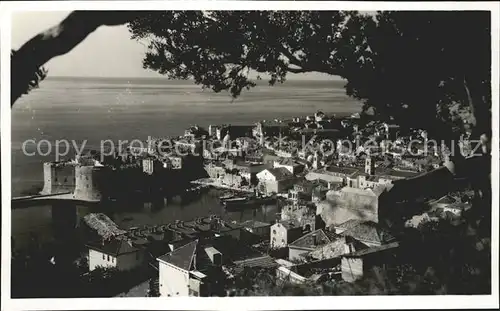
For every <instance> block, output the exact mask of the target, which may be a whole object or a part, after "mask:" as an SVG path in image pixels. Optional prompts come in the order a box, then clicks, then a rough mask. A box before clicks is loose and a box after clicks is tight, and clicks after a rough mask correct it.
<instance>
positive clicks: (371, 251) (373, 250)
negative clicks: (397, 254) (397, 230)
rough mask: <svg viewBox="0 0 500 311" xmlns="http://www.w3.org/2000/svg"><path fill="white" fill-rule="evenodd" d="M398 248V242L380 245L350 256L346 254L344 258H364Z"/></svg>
mask: <svg viewBox="0 0 500 311" xmlns="http://www.w3.org/2000/svg"><path fill="white" fill-rule="evenodd" d="M397 247H399V243H398V242H391V243H388V244H384V245H380V246H375V247H369V248H365V249H362V250H359V251H356V252H353V253H350V254H345V255H344V257H362V256H366V255H369V254H374V253H378V252H381V251H385V250H389V249H393V248H397Z"/></svg>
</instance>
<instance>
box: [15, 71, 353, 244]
mask: <svg viewBox="0 0 500 311" xmlns="http://www.w3.org/2000/svg"><path fill="white" fill-rule="evenodd" d="M359 109H360V104H359V103H358V102H356V101H354V100H352V99H350V98H348V97H347V96H346V95H345V93H344V89H343V84H342V82H337V81H289V82H287V83H285V84H284V85H279V86H275V87H268V86H266V85H262V86H258V87H257V88H254V89H252V90H250V91H247V92H244V93H243V95H242V96H241V97H240V98H238V99H236V100H234V101H233V100H232V99H231V97H230V96H229V94H227V93H219V94H215V93H213V92H212V91H210V90H205V91H203V90H202V89H201V87H200V86H197V85H194V84H191V82H186V81H182V82H181V81H165V80H163V79H134V80H128V79H74V78H71V79H69V78H64V79H63V78H58V79H48V80H46V81H44V82H42V84H41V87H40V89H38V90H35V91H33V92H32V93H30V94H29V95H27V96H25V97H23V98H21V99H20V100H19V101H18V102H17V103H16V105H15V106H14V108H13V109H12V195H13V196H19V195H23V194H26V193H27V192H29V191H30V190H32V189H35V188H37V187H41V186H42V184H43V168H42V163H43V162H46V161H53V160H54V157H55V150H54V149H52V150H47V147H46V145H43V146H42V148H41V151H42V152H44V153H48V154H47V155H46V156H42V155H35V156H26V155H24V154H23V151H22V145H23V142H24V141H26V140H28V139H33V140H35V141H36V142H39V141H40V140H42V139H45V140H48V141H49V142H51V143H52V144H54V143H55V141H56V140H62V139H66V140H70V141H71V140H74V141H75V142H76V143H78V144H79V145H81V144H82V142H83V141H87V143H86V147H90V148H98V147H99V144H100V141H102V140H106V139H111V140H113V141H118V140H128V141H131V140H133V139H139V140H142V141H145V140H146V139H147V137H148V136H168V135H179V134H181V133H183V130H184V129H185V128H186V127H188V126H189V125H194V124H198V125H200V126H208V125H209V124H220V123H231V124H253V123H254V122H256V121H257V120H261V119H274V118H285V117H286V118H288V117H293V116H299V115H306V114H312V113H314V112H315V111H317V110H322V111H325V112H327V113H328V112H331V113H352V112H357V111H359ZM26 149H27V151H29V152H32V151H35V150H36V147H35V145H34V144H28V145H26ZM48 151H51V152H48ZM160 205H161V206H157V207H155V208H152V209H150V208H144V207H143V206H142V205H137V206H128V207H126V208H125V207H124V208H123V210H120V209H118V210H117V211H113V212H111V211H108V212H109V214H110V216H111V217H112V218H113V219H114V220H115V221H117V222H118V223H119V224H120V225H121V226H123V227H128V226H136V225H140V224H154V223H167V222H171V221H173V220H175V219H184V220H188V219H192V218H194V217H197V216H203V215H207V214H210V213H223V212H224V211H223V210H222V208H221V207H220V206H219V205H218V203H217V201H216V195H214V194H205V195H203V196H202V197H201V198H200V199H198V200H196V201H194V202H191V203H186V202H184V203H182V204H181V203H180V202H169V203H168V204H167V206H163V205H162V204H160ZM72 209H74V207H73V208H72ZM76 211H77V212H78V215H80V216H81V215H83V214H85V213H88V212H89V208H87V207H77V208H76ZM275 213H276V210H275V208H273V207H267V208H261V209H257V210H253V211H252V210H250V211H245V212H242V213H232V214H229V215H227V216H228V217H230V218H233V219H235V220H244V219H252V218H254V219H262V220H272V219H274V218H275V215H274V214H275ZM52 224H53V213H52V209H51V206H33V207H30V208H27V209H18V210H14V211H13V213H12V230H13V235H14V236H16V237H21V236H25V235H26V234H27V233H28V232H35V233H36V234H37V235H39V236H44V237H45V236H46V237H50V236H52V233H51V232H52V231H51V230H52V229H51V228H52Z"/></svg>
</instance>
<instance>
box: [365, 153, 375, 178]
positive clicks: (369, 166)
mask: <svg viewBox="0 0 500 311" xmlns="http://www.w3.org/2000/svg"><path fill="white" fill-rule="evenodd" d="M365 173H366V174H368V175H373V174H375V162H373V160H372V158H371V157H370V156H369V155H367V156H366V159H365Z"/></svg>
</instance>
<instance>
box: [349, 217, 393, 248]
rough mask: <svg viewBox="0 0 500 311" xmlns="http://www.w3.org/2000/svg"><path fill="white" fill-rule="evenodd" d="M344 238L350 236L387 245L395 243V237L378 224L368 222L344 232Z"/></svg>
mask: <svg viewBox="0 0 500 311" xmlns="http://www.w3.org/2000/svg"><path fill="white" fill-rule="evenodd" d="M342 235H344V236H350V237H352V238H354V239H356V240H359V241H362V242H369V243H380V244H385V243H389V242H392V241H394V240H395V239H394V237H393V236H392V235H391V234H390V233H389V232H387V231H386V230H384V229H382V228H380V227H379V226H378V225H377V224H376V223H374V222H371V221H367V222H362V223H360V224H358V225H357V226H354V227H351V228H350V229H348V230H346V231H344V232H342Z"/></svg>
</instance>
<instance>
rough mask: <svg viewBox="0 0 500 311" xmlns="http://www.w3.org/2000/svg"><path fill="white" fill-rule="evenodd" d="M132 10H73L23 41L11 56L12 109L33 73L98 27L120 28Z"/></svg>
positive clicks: (25, 89) (127, 20) (24, 91)
mask: <svg viewBox="0 0 500 311" xmlns="http://www.w3.org/2000/svg"><path fill="white" fill-rule="evenodd" d="M136 14H137V13H136V12H133V11H116V12H106V11H74V12H72V13H70V14H69V15H68V16H67V17H66V18H65V19H64V20H63V21H62V22H61V23H59V24H58V25H56V26H54V27H52V28H49V29H47V30H46V31H43V32H41V33H39V34H38V35H36V36H35V37H33V38H32V39H31V40H29V41H28V42H26V43H25V44H24V45H23V46H22V47H21V48H20V49H19V50H17V51H16V52H15V53H14V54H13V55H12V57H11V64H12V65H11V106H12V105H13V104H14V102H15V101H16V100H17V99H18V98H19V97H21V96H22V94H24V93H26V91H27V85H29V82H30V79H31V77H33V73H34V72H36V71H38V70H39V68H40V67H41V66H43V65H44V64H45V63H46V62H48V61H49V60H50V59H52V58H54V57H56V56H60V55H63V54H66V53H68V52H69V51H71V50H72V49H73V48H74V47H75V46H77V45H78V44H79V43H80V42H82V41H83V40H84V39H85V38H86V37H87V36H88V35H89V34H91V33H92V32H94V31H95V30H96V29H97V28H98V27H99V26H103V25H105V26H116V25H122V24H125V23H127V22H129V21H130V20H132V19H133V18H134V17H135V16H136Z"/></svg>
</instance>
